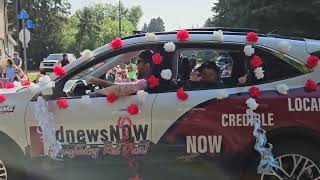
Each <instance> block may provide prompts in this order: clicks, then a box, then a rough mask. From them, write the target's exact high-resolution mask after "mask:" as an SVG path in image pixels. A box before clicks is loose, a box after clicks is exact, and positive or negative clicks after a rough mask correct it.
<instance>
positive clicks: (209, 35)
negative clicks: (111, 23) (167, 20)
mask: <svg viewBox="0 0 320 180" xmlns="http://www.w3.org/2000/svg"><path fill="white" fill-rule="evenodd" d="M219 29H222V30H223V34H224V42H218V41H214V40H213V31H215V30H219ZM187 30H188V31H189V33H190V40H189V41H187V42H179V41H178V40H177V38H176V33H177V31H170V32H156V33H155V34H156V35H157V41H146V40H145V32H140V31H139V32H138V34H135V35H132V36H128V37H124V38H122V40H123V43H124V47H129V46H133V45H143V44H150V45H151V44H154V43H157V42H160V43H165V42H174V43H202V42H203V43H204V42H210V43H217V44H243V45H244V44H246V43H247V42H246V35H247V33H248V32H258V30H256V29H247V28H198V29H187ZM282 41H288V42H289V43H290V46H291V48H290V51H289V52H287V53H286V55H288V56H290V57H292V58H294V59H296V60H300V61H302V62H305V61H306V60H307V57H308V55H309V53H308V52H307V50H306V42H305V39H303V38H295V37H293V38H292V37H285V36H281V35H276V34H263V33H259V41H258V42H257V43H256V45H257V46H262V47H265V48H270V49H273V50H276V51H278V48H279V43H280V42H282ZM108 51H111V48H110V44H106V45H104V46H102V47H99V48H97V49H95V50H93V55H94V56H97V55H100V54H103V53H106V52H108ZM83 61H85V60H84V59H79V60H78V61H74V62H73V63H72V65H71V66H69V67H70V69H71V68H74V67H75V66H77V65H79V64H80V63H82V62H83Z"/></svg>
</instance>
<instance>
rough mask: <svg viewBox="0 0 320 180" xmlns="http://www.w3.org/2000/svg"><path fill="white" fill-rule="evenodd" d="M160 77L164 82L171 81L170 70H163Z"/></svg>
mask: <svg viewBox="0 0 320 180" xmlns="http://www.w3.org/2000/svg"><path fill="white" fill-rule="evenodd" d="M160 75H161V78H162V79H165V80H171V78H172V72H171V70H170V69H163V70H162V71H161V73H160Z"/></svg>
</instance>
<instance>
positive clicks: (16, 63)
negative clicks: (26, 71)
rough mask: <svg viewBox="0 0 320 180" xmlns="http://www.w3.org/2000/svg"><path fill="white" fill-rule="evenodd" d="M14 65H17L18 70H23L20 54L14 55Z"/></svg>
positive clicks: (15, 53)
mask: <svg viewBox="0 0 320 180" xmlns="http://www.w3.org/2000/svg"><path fill="white" fill-rule="evenodd" d="M13 63H14V64H15V65H16V67H17V68H21V66H22V59H21V58H20V57H19V53H18V52H14V53H13Z"/></svg>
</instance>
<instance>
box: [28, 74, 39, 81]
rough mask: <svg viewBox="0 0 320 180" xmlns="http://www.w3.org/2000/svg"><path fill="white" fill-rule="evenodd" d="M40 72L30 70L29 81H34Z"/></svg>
mask: <svg viewBox="0 0 320 180" xmlns="http://www.w3.org/2000/svg"><path fill="white" fill-rule="evenodd" d="M38 74H39V72H28V78H29V81H34V80H35V79H36V78H37V75H38Z"/></svg>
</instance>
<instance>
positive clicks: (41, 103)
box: [35, 96, 62, 158]
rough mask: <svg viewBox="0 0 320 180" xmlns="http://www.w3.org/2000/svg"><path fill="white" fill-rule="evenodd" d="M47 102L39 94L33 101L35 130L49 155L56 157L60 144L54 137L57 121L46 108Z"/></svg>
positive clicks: (60, 147)
mask: <svg viewBox="0 0 320 180" xmlns="http://www.w3.org/2000/svg"><path fill="white" fill-rule="evenodd" d="M48 109H49V108H48V102H47V101H46V100H44V99H43V98H42V97H41V96H39V97H38V98H37V102H36V103H35V119H36V121H37V123H38V129H37V132H38V133H39V134H41V139H42V141H43V142H44V143H46V144H47V145H48V147H49V149H50V152H52V153H51V154H50V156H51V157H52V158H57V157H58V154H59V152H60V150H61V149H62V146H61V144H60V142H59V141H57V139H56V131H57V128H56V127H57V122H56V120H55V118H54V114H53V113H52V112H50V111H49V110H48Z"/></svg>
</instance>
